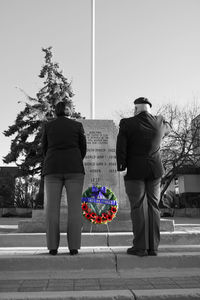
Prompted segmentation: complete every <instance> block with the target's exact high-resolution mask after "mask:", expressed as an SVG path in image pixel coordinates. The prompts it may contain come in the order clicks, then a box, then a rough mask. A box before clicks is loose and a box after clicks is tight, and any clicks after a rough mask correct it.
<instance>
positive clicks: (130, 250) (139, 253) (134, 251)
mask: <svg viewBox="0 0 200 300" xmlns="http://www.w3.org/2000/svg"><path fill="white" fill-rule="evenodd" d="M127 254H131V255H137V256H147V255H148V254H147V250H144V249H135V248H134V247H131V248H128V249H127Z"/></svg>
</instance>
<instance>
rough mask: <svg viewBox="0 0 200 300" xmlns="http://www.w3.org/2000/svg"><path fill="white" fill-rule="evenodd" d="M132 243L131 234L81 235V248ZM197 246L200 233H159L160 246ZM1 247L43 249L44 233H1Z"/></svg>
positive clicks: (63, 236) (64, 239)
mask: <svg viewBox="0 0 200 300" xmlns="http://www.w3.org/2000/svg"><path fill="white" fill-rule="evenodd" d="M132 242H133V234H132V233H131V232H115V233H114V232H110V233H82V246H83V247H88V246H104V247H105V246H109V247H112V246H130V245H132ZM188 244H189V245H198V244H200V232H197V231H187V232H184V231H178V232H177V231H174V232H161V241H160V245H188ZM0 245H1V247H45V246H46V234H45V233H1V234H0ZM60 246H61V247H64V246H67V237H66V234H64V233H61V235H60Z"/></svg>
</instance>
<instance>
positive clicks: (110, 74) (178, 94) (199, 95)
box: [0, 0, 200, 166]
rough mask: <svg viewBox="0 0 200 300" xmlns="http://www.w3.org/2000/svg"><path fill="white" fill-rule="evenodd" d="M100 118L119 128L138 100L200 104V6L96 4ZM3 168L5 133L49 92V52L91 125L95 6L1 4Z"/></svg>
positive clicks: (182, 1) (1, 0) (54, 0)
mask: <svg viewBox="0 0 200 300" xmlns="http://www.w3.org/2000/svg"><path fill="white" fill-rule="evenodd" d="M95 3H96V10H95V16H96V26H95V118H96V119H112V120H114V121H115V122H116V124H117V123H118V122H119V118H120V117H119V115H120V113H121V112H125V113H126V112H131V110H132V108H133V104H132V103H133V101H134V99H136V98H137V97H140V96H144V97H147V98H149V100H150V101H151V102H152V104H153V109H154V108H157V107H159V106H162V105H163V104H166V103H177V104H178V105H187V103H191V102H192V101H193V100H194V99H195V100H196V101H197V102H198V103H200V18H199V11H200V1H199V0H95ZM0 38H1V47H0V82H1V84H0V86H1V88H0V90H1V110H0V139H1V147H0V166H2V165H3V162H2V157H3V156H5V155H6V154H7V153H8V152H9V147H10V140H11V139H10V138H7V137H5V136H4V135H3V131H4V130H6V129H7V128H8V126H10V125H12V124H13V123H14V120H15V118H16V116H17V113H18V112H19V111H21V110H22V109H23V108H24V104H23V103H21V104H19V103H18V101H22V102H23V101H25V100H26V99H25V97H24V95H23V93H22V92H21V91H20V89H23V90H24V91H25V92H26V93H27V94H29V95H30V96H32V97H34V96H35V94H36V93H37V92H38V91H39V89H40V88H41V87H42V86H43V81H42V79H41V78H39V77H38V75H39V73H40V70H41V67H42V65H43V64H44V53H43V52H42V48H45V47H49V46H52V51H53V61H55V62H58V63H59V66H60V69H62V70H63V74H64V75H65V77H67V78H68V79H69V81H72V87H73V91H74V93H75V96H74V97H73V102H74V104H75V107H76V110H77V111H79V112H81V114H82V115H83V116H85V117H86V118H90V99H91V0H0Z"/></svg>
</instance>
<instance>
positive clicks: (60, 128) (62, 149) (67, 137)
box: [42, 102, 86, 255]
mask: <svg viewBox="0 0 200 300" xmlns="http://www.w3.org/2000/svg"><path fill="white" fill-rule="evenodd" d="M69 111H70V109H69V108H68V107H67V106H66V105H65V103H64V102H59V103H58V104H57V105H56V107H55V113H56V116H57V118H56V119H54V120H52V121H49V122H46V123H45V124H44V129H43V136H42V149H43V153H44V163H43V175H44V192H45V196H46V198H47V204H46V237H47V247H48V249H49V253H50V254H52V255H56V254H57V250H58V247H59V241H60V229H59V224H60V202H61V195H62V190H63V187H64V186H65V188H66V193H67V202H68V220H67V240H68V247H69V250H70V254H71V255H74V254H77V253H78V249H80V246H81V226H82V221H81V220H82V219H81V218H82V214H81V197H82V190H83V183H84V174H85V171H84V165H83V159H84V157H85V155H86V138H85V134H84V129H83V125H82V124H81V123H80V122H77V121H75V120H72V119H70V118H68V117H66V114H68V112H69Z"/></svg>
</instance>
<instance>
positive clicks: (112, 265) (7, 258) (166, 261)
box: [0, 248, 200, 272]
mask: <svg viewBox="0 0 200 300" xmlns="http://www.w3.org/2000/svg"><path fill="white" fill-rule="evenodd" d="M153 268H160V269H162V268H164V269H171V268H182V269H183V268H200V252H164V253H159V255H158V256H148V257H138V256H134V255H127V254H126V252H125V251H124V250H123V252H122V249H120V250H118V249H109V248H108V250H107V251H105V250H104V251H102V252H101V251H98V250H97V251H95V250H92V251H91V252H87V251H86V252H80V253H79V255H77V256H70V255H68V254H67V253H60V254H58V255H57V256H51V255H49V254H48V253H47V252H39V251H35V252H32V253H31V252H29V251H28V253H26V252H25V251H22V252H21V253H20V254H19V252H18V253H16V254H14V255H12V253H11V254H1V255H0V269H1V271H16V270H19V271H25V270H27V269H28V270H29V271H35V270H38V271H42V270H50V271H52V270H55V271H56V270H59V271H63V270H69V271H80V272H81V271H83V270H85V271H86V270H105V271H106V270H109V271H113V272H114V271H116V272H123V271H124V270H136V269H144V270H145V269H153Z"/></svg>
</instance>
